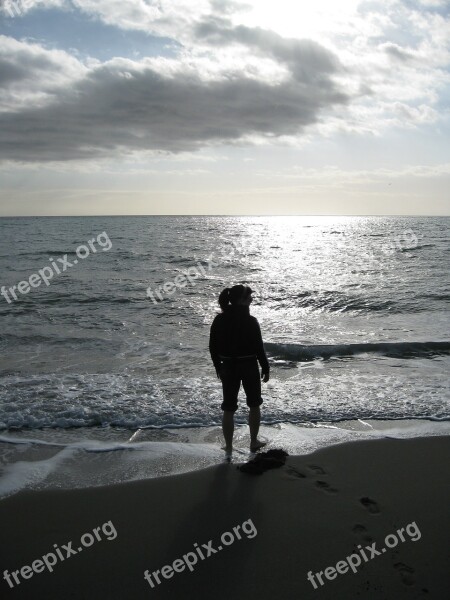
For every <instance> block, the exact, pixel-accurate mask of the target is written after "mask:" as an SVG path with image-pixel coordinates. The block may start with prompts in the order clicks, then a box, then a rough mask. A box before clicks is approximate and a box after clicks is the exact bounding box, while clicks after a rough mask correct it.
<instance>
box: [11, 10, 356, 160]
mask: <svg viewBox="0 0 450 600" xmlns="http://www.w3.org/2000/svg"><path fill="white" fill-rule="evenodd" d="M225 25H226V23H225ZM197 35H198V36H199V37H202V38H203V39H205V41H207V43H208V44H211V43H214V44H216V43H217V44H224V45H227V44H228V43H229V42H230V41H235V42H237V43H240V44H244V45H245V46H247V47H250V48H251V49H252V51H253V50H255V49H256V50H257V51H258V53H261V54H265V55H266V56H269V57H271V58H274V59H275V60H276V61H278V62H282V63H283V64H284V65H286V66H287V67H288V69H289V71H290V76H289V77H288V78H286V79H285V80H284V81H283V82H281V83H276V84H273V83H272V82H270V81H261V80H258V79H255V78H250V77H248V76H247V75H246V74H245V71H244V70H242V71H236V72H233V75H232V76H230V77H226V78H225V77H218V78H217V79H214V80H210V79H205V78H204V77H203V78H202V77H201V75H200V74H199V73H197V72H195V71H193V70H192V68H191V69H190V70H187V69H185V70H183V69H182V68H180V67H178V68H177V69H176V71H175V72H171V73H170V74H168V75H165V74H162V73H161V72H160V70H161V67H158V70H156V69H155V67H154V65H153V66H152V65H151V64H147V65H146V66H143V65H142V64H137V63H132V62H131V61H122V60H116V61H111V62H109V63H105V64H103V65H97V66H95V67H92V68H91V69H90V70H89V71H87V73H86V72H85V73H84V74H83V76H82V77H80V76H78V77H77V78H74V80H73V81H72V82H71V83H70V84H67V85H66V86H65V87H64V89H62V88H61V89H62V91H59V92H55V91H53V99H52V101H51V104H48V105H46V106H44V107H33V106H29V107H27V108H22V109H21V110H20V111H18V112H14V113H11V112H2V113H0V130H1V132H2V135H1V140H0V159H2V160H14V161H31V162H33V161H52V160H71V159H83V158H95V157H98V156H113V155H114V154H115V153H117V152H121V151H125V152H126V151H135V150H164V151H169V152H180V151H187V150H195V149H198V148H200V147H202V146H204V145H206V144H211V143H214V144H217V143H221V142H225V143H226V142H235V141H238V140H240V139H241V138H243V137H244V136H248V135H252V134H256V135H263V136H272V137H273V136H275V137H276V136H281V135H293V134H297V133H299V132H301V131H302V130H303V129H304V128H305V127H306V126H308V125H311V124H313V123H316V122H317V121H319V119H320V116H321V113H322V112H323V111H324V110H326V109H329V108H330V107H332V106H333V105H336V104H345V103H347V102H348V100H349V98H348V97H347V96H346V95H345V94H344V93H343V92H342V91H340V89H339V88H338V86H337V84H336V83H335V82H334V81H333V79H332V76H333V74H335V73H336V72H338V70H339V64H338V61H337V59H336V58H335V57H334V56H333V54H331V53H330V52H329V51H327V50H325V49H324V48H322V47H321V46H319V45H318V44H316V43H313V42H307V41H305V42H302V41H296V40H286V39H284V38H282V37H280V36H278V35H276V34H272V33H270V32H265V31H264V30H260V29H250V28H246V27H238V28H236V29H232V28H230V27H227V26H225V27H220V22H218V21H217V20H216V21H209V22H208V23H207V22H204V23H203V24H202V25H200V26H199V27H198V32H197ZM32 62H33V61H30V62H29V63H27V62H25V63H24V61H22V63H21V64H20V65H19V64H18V63H17V61H15V60H14V57H12V60H11V61H10V63H9V65H8V68H6V69H5V70H4V72H3V73H4V74H3V78H4V79H3V80H4V81H5V79H6V80H10V81H13V80H14V79H17V78H20V79H23V78H24V73H23V69H24V68H28V69H30V70H31V69H33V68H35V66H36V65H34V66H33V64H32ZM172 64H174V63H172ZM41 68H42V67H41ZM50 68H52V69H53V68H56V67H55V65H53V66H52V67H49V69H50ZM49 76H50V74H49ZM30 78H31V74H30Z"/></svg>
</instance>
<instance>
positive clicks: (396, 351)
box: [264, 342, 450, 361]
mask: <svg viewBox="0 0 450 600" xmlns="http://www.w3.org/2000/svg"><path fill="white" fill-rule="evenodd" d="M264 347H265V349H266V351H267V353H268V354H269V355H271V356H273V357H274V358H281V359H285V360H294V361H310V360H314V359H315V358H332V357H338V356H354V355H357V354H365V353H374V354H381V355H383V356H389V357H394V358H420V357H425V358H427V357H428V358H431V357H433V356H438V355H440V354H450V342H374V343H359V344H317V345H303V344H281V343H275V342H266V343H265V344H264Z"/></svg>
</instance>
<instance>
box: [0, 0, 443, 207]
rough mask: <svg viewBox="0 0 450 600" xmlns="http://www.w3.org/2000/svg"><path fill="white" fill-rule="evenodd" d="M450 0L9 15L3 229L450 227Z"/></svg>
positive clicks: (36, 3)
mask: <svg viewBox="0 0 450 600" xmlns="http://www.w3.org/2000/svg"><path fill="white" fill-rule="evenodd" d="M449 17H450V5H449V3H448V1H447V0H378V1H377V0H373V1H366V0H339V2H336V1H335V0H314V2H312V3H309V2H308V3H307V2H294V1H293V0H277V2H273V0H248V1H247V0H242V1H234V0H184V1H182V0H0V181H1V186H0V215H26V214H190V213H197V214H228V213H231V214H450V194H449V191H448V190H449V189H450V154H449V148H450V144H449V130H450V114H449V100H450V85H449V84H450V69H449V67H450V18H449Z"/></svg>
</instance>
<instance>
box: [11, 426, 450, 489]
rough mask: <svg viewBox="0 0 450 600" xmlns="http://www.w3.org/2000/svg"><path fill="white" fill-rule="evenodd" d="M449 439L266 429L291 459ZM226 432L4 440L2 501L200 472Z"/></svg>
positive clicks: (238, 435) (238, 436)
mask: <svg viewBox="0 0 450 600" xmlns="http://www.w3.org/2000/svg"><path fill="white" fill-rule="evenodd" d="M436 435H437V436H445V435H447V436H450V422H448V421H440V422H437V421H427V420H401V421H389V420H386V421H374V420H372V421H371V420H368V421H363V420H359V421H346V422H339V423H318V424H311V423H304V424H300V425H299V424H292V423H279V424H276V425H271V426H267V425H262V426H261V429H260V437H261V438H262V439H263V440H264V441H267V442H268V443H267V446H266V447H265V450H269V449H271V448H283V449H284V450H286V451H287V452H288V453H289V454H290V455H305V454H309V453H311V452H314V451H315V450H320V449H322V448H327V447H331V446H334V445H340V444H343V443H347V442H350V443H351V442H353V441H358V440H371V439H385V438H394V439H410V438H411V439H415V438H417V437H428V436H429V437H434V436H436ZM249 443H250V440H249V431H248V427H247V426H246V425H236V428H235V452H234V453H233V457H232V460H233V462H234V463H241V462H245V461H246V460H248V459H249V458H250V452H249ZM222 446H223V438H222V431H221V428H220V427H218V426H215V427H201V428H200V427H197V428H192V427H191V428H177V429H171V430H170V429H167V430H155V429H138V430H125V429H121V428H81V429H70V430H67V429H59V430H52V429H44V430H33V431H21V432H14V433H12V434H9V435H6V434H3V435H0V464H2V467H1V470H0V500H1V498H4V497H7V496H8V495H11V494H15V493H18V492H19V491H20V490H22V489H30V490H44V489H55V488H57V489H61V488H63V489H76V488H89V487H97V486H104V485H113V484H116V483H123V482H126V481H134V480H147V479H150V478H155V477H161V476H168V475H173V474H180V473H188V472H193V471H196V470H198V469H202V468H205V467H208V466H214V465H217V464H220V463H221V462H222V461H223V460H224V456H225V455H224V452H223V451H222V450H221V447H222Z"/></svg>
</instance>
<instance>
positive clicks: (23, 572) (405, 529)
mask: <svg viewBox="0 0 450 600" xmlns="http://www.w3.org/2000/svg"><path fill="white" fill-rule="evenodd" d="M449 454H450V441H449V438H448V437H444V436H441V437H430V438H416V439H403V440H393V439H385V440H371V441H357V442H351V443H345V444H339V445H335V446H331V447H328V448H325V449H322V450H319V451H316V452H314V453H313V454H309V455H305V456H290V457H289V458H288V459H287V461H286V464H285V465H284V466H283V467H281V468H278V469H273V470H270V471H267V472H265V473H264V474H263V475H261V476H254V475H247V474H244V473H241V472H240V471H239V470H238V469H237V468H236V465H235V464H226V463H224V464H220V465H217V466H214V467H209V468H207V469H204V470H200V471H196V472H192V473H186V474H182V475H174V476H169V477H164V478H157V479H151V480H147V481H140V482H131V483H126V484H121V485H115V486H109V487H99V488H91V489H84V490H71V491H68V490H54V491H45V492H27V491H23V492H20V493H19V494H17V495H14V496H11V497H9V498H6V499H4V500H3V501H2V502H0V520H1V526H2V542H3V543H2V549H1V562H0V564H1V571H2V577H3V579H2V581H1V583H0V585H1V596H2V598H3V597H4V598H18V599H22V598H23V599H28V598H30V599H33V600H34V599H41V598H45V599H46V600H52V599H55V600H56V599H58V600H61V599H63V598H64V599H65V598H74V599H80V600H81V599H90V598H92V599H94V598H105V599H121V600H122V599H126V598H130V597H134V598H151V597H153V598H176V599H178V598H180V599H182V598H183V599H184V598H186V599H190V598H192V599H194V598H195V599H203V598H204V599H206V598H218V599H222V598H224V599H225V598H238V599H240V598H251V599H255V600H256V599H266V598H267V599H269V598H275V597H276V598H282V599H283V600H284V599H286V600H291V599H292V600H294V599H297V598H324V599H328V598H342V599H345V600H352V599H353V598H369V599H370V598H374V599H380V600H381V599H383V600H391V599H396V600H397V599H402V598H408V599H411V598H435V599H436V600H438V599H439V600H441V599H443V598H446V597H447V595H448V592H449V590H450V577H449V569H448V531H449V530H448V523H449V516H448V506H449V500H450V497H449V496H450V493H449V488H448V484H446V481H445V472H446V467H447V465H448V460H449ZM70 542H71V543H70ZM220 546H221V547H222V549H221V550H219V547H220ZM383 548H384V551H383ZM80 549H81V550H80ZM352 555H353V557H352ZM43 557H45V559H44V558H43ZM183 557H185V558H183ZM347 557H350V558H347ZM36 561H37V562H36ZM47 565H50V568H51V569H52V571H51V572H50V571H49V568H48V566H47ZM27 567H28V568H27ZM164 567H166V568H164ZM5 570H6V573H7V575H5ZM146 571H147V579H145V578H144V573H145V572H146ZM14 573H15V575H14ZM155 573H156V575H155ZM308 573H309V578H308ZM157 580H159V581H160V583H159V584H158V583H157ZM17 581H19V583H17ZM321 582H322V583H321Z"/></svg>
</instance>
